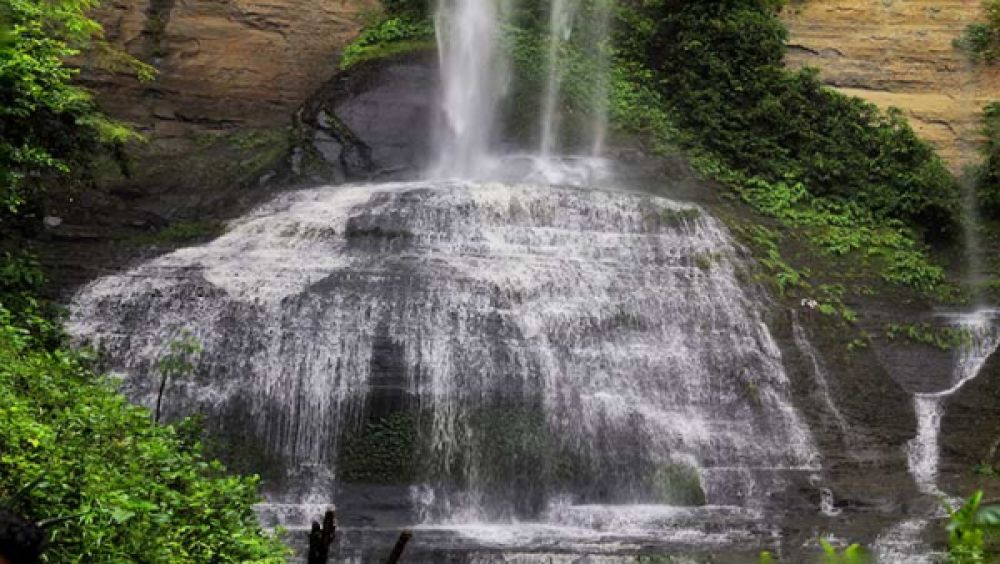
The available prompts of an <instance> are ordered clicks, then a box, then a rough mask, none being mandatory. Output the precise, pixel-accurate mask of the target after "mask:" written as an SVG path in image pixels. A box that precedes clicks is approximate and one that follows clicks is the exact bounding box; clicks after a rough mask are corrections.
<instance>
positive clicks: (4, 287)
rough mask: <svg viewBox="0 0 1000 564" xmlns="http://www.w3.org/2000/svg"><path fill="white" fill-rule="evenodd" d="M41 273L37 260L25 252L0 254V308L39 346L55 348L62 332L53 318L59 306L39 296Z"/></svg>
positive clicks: (59, 341)
mask: <svg viewBox="0 0 1000 564" xmlns="http://www.w3.org/2000/svg"><path fill="white" fill-rule="evenodd" d="M44 284H45V276H44V274H43V273H42V269H41V266H39V264H38V262H37V261H36V260H35V259H34V258H32V257H30V256H27V255H12V254H10V253H5V254H4V255H2V256H0V309H3V310H5V311H6V312H7V314H8V315H9V316H10V323H11V324H12V325H15V326H17V327H20V328H22V329H23V330H25V331H27V332H28V335H30V336H31V338H32V339H33V340H34V341H35V342H36V343H39V344H40V345H41V346H43V347H46V348H55V347H57V346H59V345H60V344H62V343H63V340H64V334H63V331H62V328H61V327H60V326H59V324H58V323H57V321H58V320H59V319H60V318H61V317H62V309H61V308H59V307H58V306H57V305H56V304H54V303H53V302H51V301H49V300H46V299H44V298H41V297H39V296H40V294H41V293H42V288H43V286H44Z"/></svg>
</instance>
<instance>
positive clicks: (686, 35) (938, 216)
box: [624, 0, 960, 238]
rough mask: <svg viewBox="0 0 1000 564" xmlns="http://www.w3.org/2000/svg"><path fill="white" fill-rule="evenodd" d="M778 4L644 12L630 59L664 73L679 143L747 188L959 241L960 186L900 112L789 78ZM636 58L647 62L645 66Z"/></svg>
mask: <svg viewBox="0 0 1000 564" xmlns="http://www.w3.org/2000/svg"><path fill="white" fill-rule="evenodd" d="M779 4H780V3H779V2H764V1H757V0H724V1H721V0H720V1H712V2H694V1H681V2H663V1H653V2H643V3H641V5H640V6H639V7H637V8H632V9H630V10H626V11H627V12H628V13H629V14H630V15H629V18H630V19H629V21H637V20H638V21H641V22H643V23H642V24H641V25H638V26H637V29H638V30H639V33H637V34H636V37H634V38H632V40H631V43H630V44H629V45H628V46H627V49H625V51H624V52H625V53H626V54H627V55H626V56H628V57H629V58H630V59H631V60H633V61H638V62H641V63H642V64H644V65H646V66H647V67H649V68H651V69H652V70H653V71H655V80H654V81H652V82H651V83H650V84H654V85H655V87H656V89H657V91H658V92H659V94H660V96H661V97H662V99H663V100H664V101H665V102H666V103H667V107H668V113H669V115H670V116H671V117H672V119H673V121H674V123H675V125H676V126H677V128H678V130H679V131H680V133H681V135H680V142H681V143H682V144H683V145H685V146H686V147H688V148H689V149H693V150H697V151H700V152H703V153H705V154H707V155H709V156H711V157H712V158H714V159H717V160H719V161H720V163H721V164H722V165H724V166H725V167H727V168H729V169H732V170H736V171H740V172H741V173H742V174H744V175H746V176H747V177H748V178H759V179H761V180H762V181H765V182H768V183H778V182H785V183H788V184H789V185H795V184H798V183H801V184H802V185H803V186H804V187H805V188H806V189H807V190H808V192H809V194H811V195H812V196H814V197H822V198H825V199H827V200H829V201H836V202H840V203H842V204H848V203H852V204H854V205H856V206H858V207H860V208H861V209H863V210H865V212H866V213H870V214H871V215H872V216H873V217H874V218H876V219H890V218H891V219H899V220H903V221H906V222H908V223H909V224H911V225H912V226H914V227H915V228H917V229H919V230H920V231H922V232H923V233H924V234H925V235H926V236H928V237H931V238H949V237H953V236H954V235H955V234H956V233H957V231H958V229H957V227H958V223H957V219H958V217H959V208H960V206H959V197H958V188H957V184H956V182H955V181H954V179H953V178H952V177H951V175H950V174H949V173H948V171H947V169H946V168H945V166H944V164H943V163H942V161H941V160H940V158H938V157H937V156H936V155H935V153H934V151H933V150H932V149H931V147H930V146H929V145H928V144H927V143H925V142H923V141H921V140H919V139H918V138H917V136H916V135H915V134H914V132H913V131H912V129H911V128H910V127H909V126H908V125H907V124H906V122H905V120H904V119H903V117H902V116H901V114H900V113H899V112H895V111H890V112H888V113H882V112H880V111H879V110H878V109H877V108H875V107H874V106H873V105H871V104H868V103H866V102H864V101H862V100H860V99H857V98H852V97H848V96H844V95H842V94H839V93H837V92H835V91H833V90H831V89H828V88H825V87H824V86H823V85H822V84H821V83H820V81H819V79H818V77H817V73H816V71H814V70H805V71H802V72H798V73H792V72H789V71H787V70H786V69H785V68H784V66H783V58H784V53H785V39H786V36H787V33H786V30H785V28H784V27H783V24H782V23H781V21H780V19H779V18H778V17H777V15H776V13H775V12H774V10H775V8H776V7H777V5H779ZM638 57H642V58H641V59H640V58H638Z"/></svg>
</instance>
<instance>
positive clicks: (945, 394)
mask: <svg viewBox="0 0 1000 564" xmlns="http://www.w3.org/2000/svg"><path fill="white" fill-rule="evenodd" d="M952 321H953V323H954V324H955V326H956V327H958V328H960V329H963V330H965V331H966V332H967V340H966V342H965V343H963V344H962V346H961V348H960V349H959V351H958V357H957V361H956V364H955V370H954V371H953V372H952V375H951V379H950V381H949V382H947V383H946V386H945V387H944V389H943V390H941V391H938V392H932V393H918V394H915V395H914V397H913V407H914V410H915V412H916V414H917V436H916V437H914V438H913V440H911V441H910V443H909V445H908V446H907V459H908V461H909V466H910V473H911V474H913V479H914V480H915V481H916V483H917V487H918V488H919V489H920V491H921V492H923V493H926V494H931V495H939V494H941V491H940V490H939V489H938V486H937V475H938V462H939V458H940V447H939V445H938V435H939V433H940V431H941V417H942V415H943V414H944V403H945V401H947V399H948V398H949V397H950V396H951V395H952V394H954V393H955V392H957V391H958V390H960V389H962V386H964V385H965V384H967V383H968V382H970V381H971V380H973V379H974V378H975V377H976V376H978V375H979V372H980V371H981V370H982V368H983V365H985V364H986V361H987V360H988V359H989V357H990V356H992V355H993V353H995V352H996V350H997V348H998V346H1000V326H998V324H997V320H996V312H995V311H992V310H980V311H976V312H973V313H971V314H961V315H955V316H952Z"/></svg>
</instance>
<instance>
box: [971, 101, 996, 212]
mask: <svg viewBox="0 0 1000 564" xmlns="http://www.w3.org/2000/svg"><path fill="white" fill-rule="evenodd" d="M983 138H984V143H983V146H982V154H983V164H982V165H981V166H979V167H978V168H977V169H976V170H974V171H973V175H974V177H975V182H976V186H977V198H978V200H979V205H980V207H981V208H982V211H983V213H984V214H985V215H986V216H987V217H990V218H994V219H996V218H1000V102H991V103H989V104H987V105H986V107H985V108H983Z"/></svg>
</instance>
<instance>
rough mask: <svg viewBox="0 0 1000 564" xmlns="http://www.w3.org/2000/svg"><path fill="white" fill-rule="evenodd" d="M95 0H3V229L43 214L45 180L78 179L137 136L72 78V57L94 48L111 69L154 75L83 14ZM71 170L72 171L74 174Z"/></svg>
mask: <svg viewBox="0 0 1000 564" xmlns="http://www.w3.org/2000/svg"><path fill="white" fill-rule="evenodd" d="M96 4H97V2H95V1H94V0H73V1H65V2H46V1H42V0H4V1H3V2H2V3H0V29H3V34H2V39H3V40H2V41H0V222H2V223H0V229H3V230H4V231H9V230H10V229H11V228H12V226H17V225H19V224H22V223H24V222H30V221H32V220H40V218H39V217H37V215H38V214H37V213H35V212H37V211H38V209H37V208H38V206H39V200H40V193H41V191H42V189H43V188H44V186H45V184H46V183H47V182H50V181H53V180H54V179H55V178H58V179H59V181H60V182H67V181H69V179H73V178H80V177H82V176H84V175H85V174H86V172H87V170H88V167H89V164H90V159H91V157H92V155H93V154H94V153H95V152H96V151H98V150H100V149H102V148H106V147H112V148H114V147H119V146H120V145H121V144H122V143H124V142H125V141H128V140H130V139H134V138H135V137H136V136H135V134H133V133H132V132H131V130H129V129H128V128H126V127H123V126H121V125H120V124H117V123H115V122H113V121H111V120H108V119H107V118H105V117H104V116H103V114H101V113H100V112H99V111H98V110H97V108H96V106H95V104H94V102H93V100H92V99H91V96H90V94H89V93H88V92H87V91H86V90H84V89H82V88H80V87H79V86H76V85H74V84H73V83H72V82H71V80H72V78H73V77H74V76H75V75H76V70H74V69H73V68H71V67H69V66H67V65H66V64H64V61H65V60H66V59H67V58H68V57H72V56H74V55H77V54H79V53H80V50H81V49H82V48H85V47H88V46H93V47H94V48H95V50H96V52H97V53H99V54H102V55H103V56H102V57H101V59H102V60H104V61H105V62H106V63H107V64H108V65H109V66H111V67H112V68H115V69H118V70H121V69H123V68H126V69H131V70H133V71H135V72H137V73H138V74H139V75H140V77H141V78H149V77H151V73H152V70H151V68H150V67H148V66H146V65H143V64H142V63H139V62H138V61H135V60H134V59H131V58H130V57H127V56H124V55H120V54H117V53H115V52H114V51H113V50H110V49H108V48H107V47H106V45H105V44H104V43H103V42H101V41H100V38H101V28H100V26H99V25H98V24H97V23H96V22H94V21H92V20H91V19H89V18H88V17H87V16H86V12H87V11H88V10H89V9H91V8H93V7H94V6H95V5H96ZM71 173H72V175H71Z"/></svg>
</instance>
